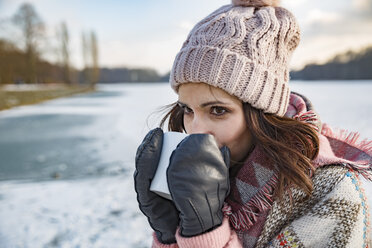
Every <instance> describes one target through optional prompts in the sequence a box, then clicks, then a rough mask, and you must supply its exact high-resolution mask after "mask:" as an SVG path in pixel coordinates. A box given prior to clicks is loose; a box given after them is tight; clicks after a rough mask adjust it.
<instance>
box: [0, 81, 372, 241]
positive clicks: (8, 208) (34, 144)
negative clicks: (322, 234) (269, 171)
mask: <svg viewBox="0 0 372 248" xmlns="http://www.w3.org/2000/svg"><path fill="white" fill-rule="evenodd" d="M291 87H292V90H294V91H297V92H299V93H302V94H304V95H306V96H308V97H309V98H310V99H311V100H312V102H313V104H314V106H315V109H316V110H317V112H318V113H319V115H320V116H321V118H322V121H323V122H326V123H328V124H330V125H331V126H333V127H339V128H343V129H348V130H350V131H358V132H359V133H360V134H361V136H362V137H364V138H369V139H371V138H372V111H371V110H372V98H371V94H372V81H355V82H342V81H338V82H324V81H322V82H293V83H292V84H291ZM99 89H100V91H99V92H96V93H91V94H84V95H78V96H74V97H69V98H63V99H57V100H52V101H48V102H45V103H43V104H38V105H33V106H24V107H19V108H14V109H12V110H7V111H2V112H0V158H1V160H2V162H1V164H0V220H1V221H0V247H4V248H13V247H149V246H150V243H151V229H150V227H149V226H148V224H147V221H146V219H145V217H144V216H143V215H142V214H141V213H140V211H139V210H138V207H137V202H136V199H135V193H134V189H133V179H132V175H133V171H134V156H135V151H136V148H137V146H138V145H139V143H140V142H141V140H142V138H143V137H144V135H145V134H146V133H147V132H148V131H149V130H150V129H152V128H154V127H155V126H156V125H157V124H158V123H159V121H160V119H161V116H162V115H161V114H160V113H159V112H157V111H158V109H159V108H160V107H162V106H164V105H166V104H169V103H171V102H174V101H176V100H177V96H176V94H175V93H174V92H173V91H172V90H171V89H170V87H169V85H168V84H161V83H159V84H121V85H100V86H99ZM365 188H366V190H367V192H368V194H369V195H370V202H371V200H372V184H371V183H368V184H365Z"/></svg>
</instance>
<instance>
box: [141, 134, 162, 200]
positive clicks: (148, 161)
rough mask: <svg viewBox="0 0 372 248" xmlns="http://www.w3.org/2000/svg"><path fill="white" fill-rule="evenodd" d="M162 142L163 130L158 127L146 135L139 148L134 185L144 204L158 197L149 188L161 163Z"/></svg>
mask: <svg viewBox="0 0 372 248" xmlns="http://www.w3.org/2000/svg"><path fill="white" fill-rule="evenodd" d="M162 143H163V131H162V130H161V129H160V128H156V129H153V130H151V131H150V132H149V133H148V134H147V135H146V137H145V138H144V140H143V142H142V143H141V145H140V146H139V147H138V149H137V154H136V171H135V172H134V183H135V185H134V186H135V190H136V192H137V194H138V201H139V202H141V203H142V204H143V203H144V202H148V201H150V200H151V199H153V198H154V197H156V196H155V194H154V193H152V192H151V191H150V190H149V188H150V184H151V180H152V179H153V177H154V175H155V172H156V169H157V166H158V163H159V159H160V153H161V147H162Z"/></svg>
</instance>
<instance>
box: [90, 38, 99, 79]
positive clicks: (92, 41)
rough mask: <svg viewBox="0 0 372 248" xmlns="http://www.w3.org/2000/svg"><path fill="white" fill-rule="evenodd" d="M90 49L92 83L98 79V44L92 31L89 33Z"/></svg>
mask: <svg viewBox="0 0 372 248" xmlns="http://www.w3.org/2000/svg"><path fill="white" fill-rule="evenodd" d="M90 50H91V58H92V78H91V79H92V80H91V83H92V84H93V85H94V84H96V83H97V82H98V80H99V63H98V44H97V36H96V34H95V32H94V31H92V32H91V33H90Z"/></svg>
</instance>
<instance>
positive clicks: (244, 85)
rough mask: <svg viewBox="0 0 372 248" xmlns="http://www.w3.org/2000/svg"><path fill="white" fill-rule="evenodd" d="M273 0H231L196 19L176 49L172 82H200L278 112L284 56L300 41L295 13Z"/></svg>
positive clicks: (285, 95) (285, 90)
mask: <svg viewBox="0 0 372 248" xmlns="http://www.w3.org/2000/svg"><path fill="white" fill-rule="evenodd" d="M278 2H279V1H278V0H232V4H230V5H226V6H222V7H221V8H219V9H218V10H216V11H214V12H213V13H212V14H210V15H209V16H207V17H206V18H204V19H203V20H201V21H200V22H199V23H197V24H196V25H195V27H194V28H193V29H192V30H191V32H190V34H189V35H188V37H187V40H186V41H185V42H184V44H183V46H182V48H181V50H180V51H179V53H178V54H177V56H176V58H175V61H174V64H173V68H172V70H171V74H170V83H171V86H172V88H173V89H174V90H175V91H176V92H178V88H179V85H180V84H182V83H190V82H195V83H196V82H203V83H207V84H209V85H212V86H215V87H218V88H221V89H223V90H225V91H226V92H227V93H229V94H231V95H234V96H236V97H238V98H239V99H240V100H242V101H243V102H248V103H249V104H251V105H252V106H253V107H255V108H258V109H262V110H263V111H264V112H265V113H273V114H276V115H278V116H283V115H284V114H285V112H286V110H287V106H288V101H289V93H290V90H289V87H288V81H289V60H290V57H291V55H292V52H293V51H294V49H295V48H296V47H297V45H298V43H299V41H300V30H299V26H298V24H297V21H296V19H295V18H294V16H293V15H292V14H291V13H290V12H289V11H288V10H286V9H284V8H282V7H278Z"/></svg>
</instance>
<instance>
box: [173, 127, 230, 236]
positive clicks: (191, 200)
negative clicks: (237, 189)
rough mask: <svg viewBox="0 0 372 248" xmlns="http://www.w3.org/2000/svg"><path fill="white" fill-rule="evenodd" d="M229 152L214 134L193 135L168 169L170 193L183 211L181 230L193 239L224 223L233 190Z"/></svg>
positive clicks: (178, 151)
mask: <svg viewBox="0 0 372 248" xmlns="http://www.w3.org/2000/svg"><path fill="white" fill-rule="evenodd" d="M229 163H230V153H229V150H228V148H227V147H226V146H224V147H223V148H222V149H221V150H220V149H219V148H218V145H217V142H216V140H215V139H214V137H213V136H212V135H209V134H192V135H190V136H188V137H186V138H185V139H184V140H183V141H182V142H181V143H180V144H179V145H178V147H177V149H176V150H175V151H173V153H172V156H171V158H170V164H169V167H168V170H167V180H168V186H169V190H170V193H171V196H172V199H173V202H174V203H175V204H176V207H177V209H178V210H179V211H180V220H181V223H180V231H181V235H182V236H184V237H192V236H195V235H199V234H202V233H204V232H207V231H210V230H212V229H213V228H215V227H218V226H220V225H221V223H222V219H223V214H222V207H223V203H224V200H225V198H226V197H227V195H228V193H229V189H230V184H229V175H228V171H229Z"/></svg>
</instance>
